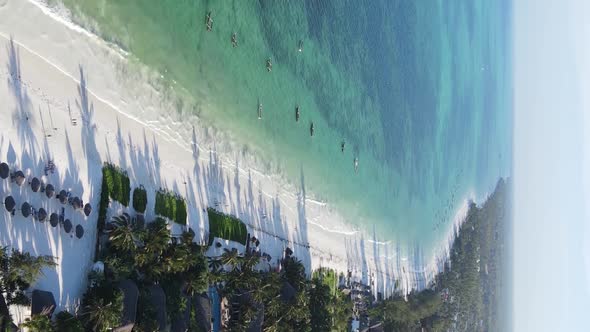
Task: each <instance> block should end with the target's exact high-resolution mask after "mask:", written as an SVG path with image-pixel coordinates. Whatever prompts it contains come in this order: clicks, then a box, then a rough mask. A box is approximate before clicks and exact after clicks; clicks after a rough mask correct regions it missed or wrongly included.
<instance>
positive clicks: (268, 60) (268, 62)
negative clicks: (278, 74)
mask: <svg viewBox="0 0 590 332" xmlns="http://www.w3.org/2000/svg"><path fill="white" fill-rule="evenodd" d="M266 70H268V71H269V72H270V71H272V61H271V60H270V58H268V59H266Z"/></svg>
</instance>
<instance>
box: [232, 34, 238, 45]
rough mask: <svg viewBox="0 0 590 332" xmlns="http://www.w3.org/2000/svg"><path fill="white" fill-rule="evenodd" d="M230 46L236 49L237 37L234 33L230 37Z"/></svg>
mask: <svg viewBox="0 0 590 332" xmlns="http://www.w3.org/2000/svg"><path fill="white" fill-rule="evenodd" d="M231 44H232V46H233V47H238V35H237V34H236V33H235V32H234V33H232V35H231Z"/></svg>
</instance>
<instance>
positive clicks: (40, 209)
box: [37, 208, 47, 222]
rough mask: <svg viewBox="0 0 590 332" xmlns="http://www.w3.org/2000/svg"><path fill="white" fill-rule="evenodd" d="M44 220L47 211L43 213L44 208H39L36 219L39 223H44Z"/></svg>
mask: <svg viewBox="0 0 590 332" xmlns="http://www.w3.org/2000/svg"><path fill="white" fill-rule="evenodd" d="M45 218H47V211H45V209H44V208H39V211H37V219H39V221H40V222H43V221H45Z"/></svg>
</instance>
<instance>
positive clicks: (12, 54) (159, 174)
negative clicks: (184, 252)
mask: <svg viewBox="0 0 590 332" xmlns="http://www.w3.org/2000/svg"><path fill="white" fill-rule="evenodd" d="M0 44H1V45H2V47H1V48H2V49H1V51H0V64H1V65H0V101H2V102H1V103H0V161H4V162H7V163H8V164H9V165H10V166H11V171H14V170H17V169H21V170H23V171H24V172H25V174H27V175H28V177H29V179H30V178H31V177H32V176H39V177H40V176H42V175H43V170H44V165H45V164H46V163H47V162H48V160H50V159H52V160H53V161H54V162H55V164H56V172H55V174H50V175H49V176H47V177H45V176H43V180H44V181H45V183H52V184H54V185H55V186H56V189H58V190H60V189H66V190H71V191H72V192H73V193H75V194H76V195H79V196H80V197H81V198H82V199H83V200H84V202H90V203H91V204H92V205H93V206H94V207H98V202H99V199H100V191H99V188H100V183H101V165H102V163H103V162H105V161H108V162H112V163H114V164H116V165H119V166H121V167H122V168H123V169H125V170H127V171H128V173H129V176H130V179H131V185H132V187H136V186H139V185H143V186H144V187H145V188H146V189H147V192H148V209H147V215H146V216H147V220H150V218H153V217H154V214H153V204H154V196H155V190H157V189H158V188H168V189H171V190H173V191H175V192H177V193H179V194H180V195H182V196H183V197H186V199H187V203H188V208H189V211H188V219H189V227H191V228H192V229H193V230H194V231H195V232H196V233H197V237H196V240H197V241H200V242H201V243H203V242H205V241H206V239H207V236H208V223H207V215H206V212H205V209H206V208H207V207H215V208H216V209H218V210H221V211H223V212H225V213H230V214H233V215H236V216H238V217H239V218H240V219H242V220H243V221H244V222H246V223H247V224H248V230H249V232H250V233H251V234H252V235H254V236H256V237H257V238H258V239H259V240H260V242H261V244H260V246H261V251H263V252H266V253H268V254H270V255H271V256H272V257H273V260H275V262H276V259H278V258H280V257H281V254H282V252H283V251H284V248H285V247H290V248H291V249H292V250H293V251H294V255H295V256H296V257H298V258H299V259H301V260H302V261H303V263H304V264H305V266H306V267H307V269H308V271H311V270H312V269H316V268H318V267H330V268H334V269H336V270H337V271H339V272H344V273H346V271H348V270H352V271H353V275H354V276H355V278H358V279H360V280H364V281H365V282H370V281H372V282H374V286H375V291H379V292H382V293H384V294H391V293H392V292H393V291H394V288H395V279H399V280H400V282H399V287H400V288H401V290H402V291H403V292H407V291H409V290H410V289H412V288H416V287H418V288H420V287H424V286H425V285H426V284H427V283H428V281H429V280H430V279H431V278H432V277H433V276H434V274H435V272H436V271H437V270H438V267H439V264H440V262H441V261H442V260H444V259H445V258H446V254H447V252H448V250H447V248H448V245H449V243H451V240H452V238H453V236H454V234H455V231H456V229H457V226H458V223H459V222H460V221H461V220H462V219H463V218H462V216H464V215H465V213H466V207H467V199H466V200H465V205H464V208H463V209H461V210H460V211H459V212H458V214H457V218H456V220H457V222H456V223H455V225H451V226H450V227H449V230H448V237H447V238H448V241H447V242H446V243H442V244H441V250H440V251H439V252H440V255H438V257H434V258H432V259H430V260H428V262H426V263H424V266H422V267H414V266H413V265H414V260H413V258H412V257H408V256H407V254H406V253H403V252H402V251H401V249H399V248H397V247H396V246H395V244H394V243H390V242H388V243H377V242H376V241H373V239H372V237H371V235H370V233H368V232H363V231H360V230H357V229H355V228H353V227H352V226H349V225H347V224H346V222H345V221H344V218H342V217H341V216H340V215H339V214H338V212H337V211H335V210H334V209H333V208H332V207H331V205H330V203H329V202H319V201H316V200H314V197H313V193H309V192H307V191H306V189H305V181H304V177H303V176H302V179H301V183H298V184H295V185H292V184H289V183H287V182H286V181H285V180H283V179H282V178H280V177H279V176H276V175H273V174H267V173H266V172H262V171H259V170H258V169H260V168H257V167H256V160H254V158H251V157H250V156H248V155H244V154H243V153H242V152H240V150H239V149H238V148H237V147H238V145H237V144H232V139H233V138H232V136H231V134H229V133H222V132H218V131H216V130H215V129H213V128H210V127H208V126H207V124H205V123H202V122H201V121H200V119H199V118H197V117H196V116H195V115H187V114H183V115H182V118H181V116H180V115H179V114H178V113H177V112H176V111H174V109H175V108H174V107H173V105H172V103H173V102H172V101H170V98H168V97H169V96H168V94H167V93H166V91H165V90H163V89H162V88H161V85H160V83H159V82H160V80H159V78H158V75H156V74H154V73H151V72H149V71H148V70H147V69H145V68H143V67H142V66H141V65H139V64H137V62H136V61H134V60H133V59H131V58H129V55H127V54H126V53H125V52H123V51H121V50H118V49H116V48H115V47H114V46H112V45H109V44H107V43H106V42H104V41H102V40H101V39H100V38H98V37H96V36H95V35H93V34H91V33H89V32H86V31H85V30H83V29H82V28H80V27H77V26H76V25H74V24H73V23H70V22H69V21H68V19H67V14H63V15H62V14H58V13H54V12H51V11H49V10H48V9H47V8H46V7H45V6H44V4H43V3H40V2H36V1H25V0H0ZM203 107H207V105H206V104H205V105H203ZM72 118H75V119H76V123H77V124H76V125H74V124H73V123H72V121H71V119H72ZM7 195H13V196H14V197H15V200H16V202H17V206H20V205H19V204H21V203H22V202H23V201H25V200H26V201H29V202H31V203H32V204H33V205H34V206H35V207H41V206H43V207H45V208H46V209H47V210H49V211H51V212H53V211H55V210H57V209H58V208H59V207H60V206H61V205H60V204H59V203H58V202H57V200H55V199H53V200H51V201H49V200H48V199H46V198H44V197H43V196H42V194H39V193H33V192H32V191H31V189H30V186H26V184H23V186H22V187H18V186H17V185H16V184H11V183H10V182H9V181H8V180H3V181H2V182H1V186H0V196H1V198H2V201H3V200H4V197H5V196H7ZM122 210H123V209H122V208H119V209H117V208H114V209H111V211H110V214H109V215H113V214H116V213H120V212H122ZM97 216H98V214H97V212H96V211H95V212H93V213H92V214H91V215H90V217H88V218H86V217H85V216H84V215H83V214H82V213H80V212H79V211H73V210H71V209H70V210H68V209H67V208H66V217H68V218H71V219H72V222H73V224H74V226H75V225H77V224H81V225H83V227H84V228H85V231H86V232H85V234H84V236H83V238H82V239H77V238H76V237H75V236H74V237H72V236H71V235H70V234H66V233H65V232H64V231H63V230H61V229H59V228H52V227H51V226H50V225H49V223H47V222H45V223H39V222H33V221H32V220H31V219H25V218H24V217H22V215H21V214H20V213H19V211H17V215H16V216H14V217H12V216H10V215H9V214H8V213H7V212H6V210H5V209H4V208H2V211H1V212H0V245H1V246H10V247H15V248H19V249H20V250H23V251H28V252H31V253H34V254H35V255H52V256H55V257H57V258H58V259H57V262H58V266H57V268H56V269H46V270H45V274H44V276H42V277H41V278H40V279H39V281H38V283H37V285H35V286H34V287H35V288H39V289H43V290H49V291H51V292H53V294H54V296H55V298H56V302H57V303H58V308H57V311H56V312H58V311H59V310H62V309H68V310H75V307H76V305H77V304H78V303H79V300H80V298H81V296H82V294H83V293H84V291H85V288H86V275H87V272H88V270H89V268H90V266H91V265H92V263H93V255H94V244H95V240H96V223H97ZM174 227H175V228H174V229H173V233H174V232H179V231H180V228H179V226H178V225H176V226H174ZM176 228H178V229H176ZM15 318H16V319H17V320H19V317H15Z"/></svg>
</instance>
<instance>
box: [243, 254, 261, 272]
mask: <svg viewBox="0 0 590 332" xmlns="http://www.w3.org/2000/svg"><path fill="white" fill-rule="evenodd" d="M259 262H260V256H257V255H254V254H252V253H246V256H245V257H244V262H243V264H242V266H243V268H244V269H248V270H252V269H253V268H254V267H255V266H256V265H257V264H258V263H259Z"/></svg>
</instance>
